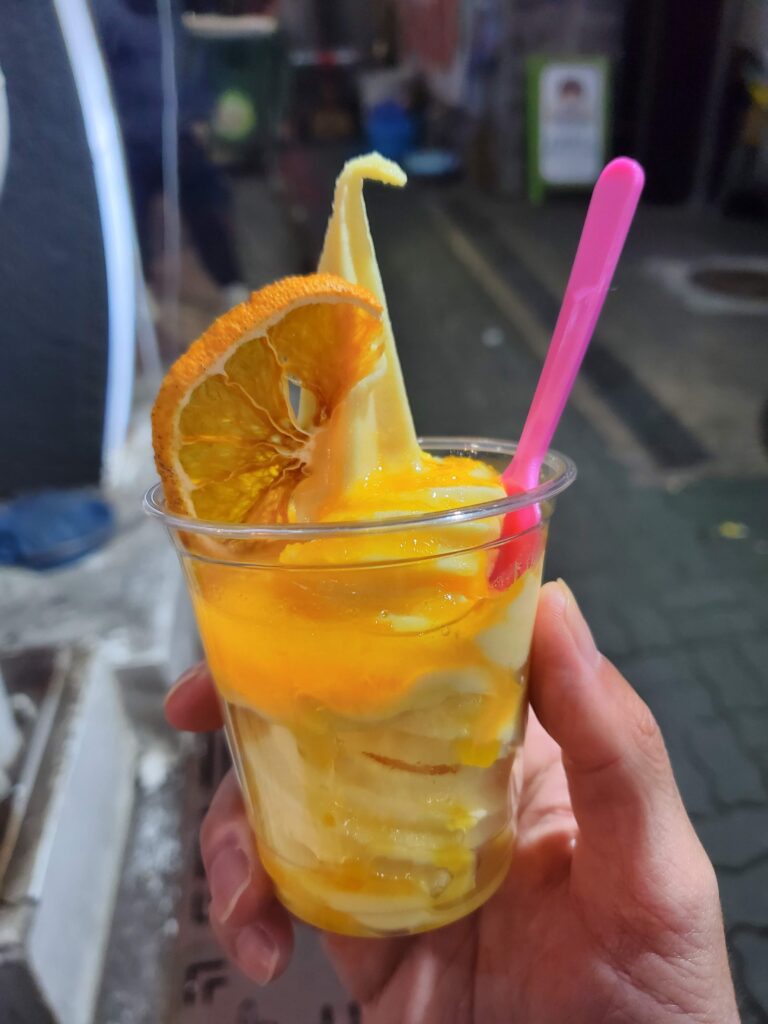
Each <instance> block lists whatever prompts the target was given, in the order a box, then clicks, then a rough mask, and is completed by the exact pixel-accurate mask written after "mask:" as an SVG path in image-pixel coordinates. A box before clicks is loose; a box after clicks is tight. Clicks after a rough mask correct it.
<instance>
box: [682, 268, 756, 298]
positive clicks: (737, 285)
mask: <svg viewBox="0 0 768 1024" xmlns="http://www.w3.org/2000/svg"><path fill="white" fill-rule="evenodd" d="M691 282H692V283H693V284H695V285H698V287H699V288H704V289H706V290H707V291H710V292H714V293H715V294H716V295H727V296H732V297H734V298H739V299H757V300H758V301H766V300H768V270H748V269H737V268H727V267H708V268H706V269H704V270H695V271H694V272H693V273H692V274H691Z"/></svg>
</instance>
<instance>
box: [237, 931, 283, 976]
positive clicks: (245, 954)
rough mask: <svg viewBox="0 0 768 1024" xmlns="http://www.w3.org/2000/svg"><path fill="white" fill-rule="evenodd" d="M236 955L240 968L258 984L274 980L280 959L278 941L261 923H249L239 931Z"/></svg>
mask: <svg viewBox="0 0 768 1024" xmlns="http://www.w3.org/2000/svg"><path fill="white" fill-rule="evenodd" d="M235 955H236V956H237V962H238V964H239V965H240V968H241V969H242V970H243V971H245V973H246V974H247V975H248V977H249V978H251V979H252V980H253V981H255V982H256V984H257V985H266V984H267V983H268V982H270V981H271V980H272V978H273V977H274V975H275V971H276V970H277V961H278V960H279V959H280V951H279V950H278V948H277V943H276V942H275V940H274V939H273V938H272V936H271V935H270V934H269V932H268V931H267V929H266V928H263V927H262V926H261V925H259V924H249V925H248V926H247V927H246V928H243V929H242V931H240V932H238V934H237V938H236V939H235Z"/></svg>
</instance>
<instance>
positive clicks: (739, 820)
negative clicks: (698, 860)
mask: <svg viewBox="0 0 768 1024" xmlns="http://www.w3.org/2000/svg"><path fill="white" fill-rule="evenodd" d="M696 831H697V832H698V834H699V838H700V839H701V841H702V843H703V844H704V848H705V849H706V851H707V853H708V854H709V856H710V858H711V859H712V863H713V864H714V865H715V867H716V868H727V869H739V868H745V867H747V866H748V865H750V864H752V863H754V862H756V861H758V860H759V859H760V858H763V857H765V856H766V846H768V804H761V805H760V806H758V807H737V808H734V809H732V810H728V811H723V812H722V813H719V814H717V815H713V816H712V817H710V818H705V819H700V820H697V821H696ZM767 963H768V962H767Z"/></svg>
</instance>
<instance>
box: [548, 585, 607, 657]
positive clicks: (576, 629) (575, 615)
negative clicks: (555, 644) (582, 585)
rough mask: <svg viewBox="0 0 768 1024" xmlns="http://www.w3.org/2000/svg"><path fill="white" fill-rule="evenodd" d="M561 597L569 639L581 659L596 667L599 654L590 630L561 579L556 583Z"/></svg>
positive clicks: (575, 601)
mask: <svg viewBox="0 0 768 1024" xmlns="http://www.w3.org/2000/svg"><path fill="white" fill-rule="evenodd" d="M557 583H558V586H559V588H560V591H561V593H562V595H563V598H564V601H563V620H564V622H565V624H566V626H567V627H568V630H569V632H570V634H571V638H572V640H573V642H574V644H575V645H576V647H577V648H578V650H579V653H580V654H581V656H582V658H584V660H585V661H587V662H589V664H590V665H596V664H597V662H598V661H599V660H600V652H599V651H598V649H597V645H596V644H595V640H594V637H593V636H592V630H591V629H590V628H589V626H588V625H587V620H586V619H585V618H584V616H583V615H582V614H581V609H580V608H579V602H578V601H577V600H576V598H575V597H574V595H573V591H572V590H571V588H570V587H569V586H568V584H567V583H566V582H565V580H563V579H558V581H557Z"/></svg>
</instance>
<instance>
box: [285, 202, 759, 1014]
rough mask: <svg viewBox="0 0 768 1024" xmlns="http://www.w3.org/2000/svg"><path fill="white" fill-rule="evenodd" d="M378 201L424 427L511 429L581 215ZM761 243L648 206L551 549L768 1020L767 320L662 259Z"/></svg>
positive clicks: (388, 276)
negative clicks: (678, 798) (649, 750)
mask: <svg viewBox="0 0 768 1024" xmlns="http://www.w3.org/2000/svg"><path fill="white" fill-rule="evenodd" d="M369 208H370V211H371V219H372V226H373V233H374V236H375V240H376V245H377V250H378V252H379V257H380V263H381V268H382V273H383V276H384V281H385V284H386V287H387V291H388V298H389V304H390V311H391V315H392V320H393V322H394V326H395V332H396V335H397V338H398V344H399V348H400V352H401V357H402V362H403V367H404V372H405V375H406V378H407V384H408V391H409V394H410V395H411V396H412V399H413V406H414V414H415V417H416V420H417V424H418V427H419V429H420V430H421V431H422V432H423V433H438V434H439V433H464V434H478V435H484V434H485V435H497V436H503V437H509V436H515V435H516V434H517V433H518V432H519V429H520V426H521V424H522V419H523V416H524V414H525V409H526V404H527V401H528V398H529V396H530V394H531V392H532V389H533V386H534V383H535V379H536V374H537V372H538V366H539V361H540V359H539V355H538V353H539V352H540V350H541V346H542V345H543V344H546V339H547V337H548V332H549V330H550V329H551V324H552V321H553V317H554V315H555V312H556V308H557V295H558V290H559V288H560V287H561V285H562V281H563V278H564V275H565V274H566V273H567V267H568V259H569V258H570V254H571V253H572V252H573V250H574V248H575V244H576V237H577V232H578V225H579V218H580V217H581V211H580V210H579V209H577V208H574V207H569V206H561V207H558V208H551V209H550V208H547V209H546V210H544V211H543V212H539V213H538V214H535V213H532V212H531V211H530V210H525V209H516V208H513V207H512V208H511V207H504V206H494V205H493V204H491V203H489V202H488V201H486V200H481V199H479V198H478V197H476V196H472V195H469V194H467V193H465V192H463V191H461V190H457V191H448V192H439V191H438V192H435V191H428V192H424V191H420V190H418V189H411V190H409V191H408V192H407V193H405V194H404V193H395V192H391V191H384V190H376V189H371V190H370V197H369ZM313 215H314V216H317V213H314V214H313V211H311V210H310V213H309V222H310V223H311V222H312V217H313ZM305 240H306V236H305ZM314 241H315V244H317V238H315V240H314ZM765 241H766V235H765V232H758V231H756V230H754V229H745V228H744V227H743V226H736V227H734V226H730V225H725V226H724V225H721V224H719V223H718V222H715V221H710V220H701V219H699V220H692V219H691V218H690V217H688V216H686V215H684V214H680V213H677V212H670V211H659V210H657V211H648V212H647V214H646V215H644V217H643V219H641V221H640V229H639V230H638V232H637V234H636V236H635V238H634V239H633V245H632V247H631V248H630V249H629V252H628V260H627V264H626V266H625V267H624V268H623V273H622V276H621V277H620V278H619V285H620V287H619V289H618V291H616V292H614V293H613V294H612V295H611V297H610V299H609V303H608V307H607V309H606V316H605V318H604V320H603V322H602V324H601V329H600V334H599V337H598V338H597V339H596V341H597V343H598V344H597V349H596V351H597V356H596V357H594V358H593V357H590V358H593V365H592V366H591V367H589V366H588V367H587V374H586V384H585V385H584V386H582V388H581V389H580V393H579V394H578V395H577V396H576V401H575V402H574V403H573V405H572V408H571V409H570V410H569V411H568V413H567V414H566V416H565V418H564V421H563V423H562V426H561V428H560V431H559V433H558V437H557V445H558V446H559V447H560V448H562V450H564V451H566V452H567V453H568V454H569V455H571V456H572V457H573V458H574V459H575V460H576V462H577V463H578V465H579V469H580V475H579V479H578V481H577V483H576V485H575V486H574V488H573V490H572V491H571V492H570V493H568V494H566V495H565V496H564V497H563V498H562V499H561V504H560V507H559V509H558V511H557V513H556V518H555V523H554V528H553V531H552V540H551V549H550V553H549V563H548V575H550V576H557V575H562V576H564V577H565V578H566V579H567V580H568V581H569V582H570V584H571V586H572V587H573V589H574V591H575V593H576V594H577V596H578V597H579V599H580V601H581V603H582V605H583V607H584V608H585V610H586V613H587V615H588V616H589V619H590V621H591V622H592V624H593V627H594V631H595V634H596V636H597V639H598V641H599V642H600V644H601V645H602V647H603V649H604V650H605V651H606V652H607V653H608V654H609V655H610V656H611V657H612V658H613V659H614V660H615V661H616V662H617V663H618V664H619V666H620V667H621V668H622V669H623V670H624V671H625V673H626V674H627V675H628V677H629V678H630V679H631V680H632V682H633V683H634V684H635V686H636V687H637V688H638V690H639V691H640V693H641V694H642V695H643V697H644V698H645V699H646V700H647V701H648V702H649V704H650V705H651V707H652V708H653V711H654V713H655V714H656V716H657V718H658V719H659V721H660V723H661V725H662V728H663V730H664V734H665V736H666V739H667V743H668V746H669V749H670V753H671V756H672V760H673V763H674V766H675V770H676V773H677V777H678V780H679V783H680V787H681V789H682V792H683V796H684V798H685V802H686V805H687V807H688V810H689V812H690V814H691V816H692V818H693V820H694V822H695V825H696V827H697V829H698V831H699V834H700V835H701V837H702V840H703V842H704V843H705V845H706V847H707V850H708V851H709V853H710V856H711V857H712V859H713V861H714V863H715V865H716V868H717V871H718V875H719V879H720V886H721V893H722V898H723V904H724V909H725V915H726V923H727V928H728V938H729V943H730V948H731V952H732V958H733V967H734V972H735V975H736V978H737V984H738V988H739V994H740V999H741V1003H742V1007H743V1014H744V1020H745V1021H746V1022H759V1021H768V743H766V736H767V735H768V678H766V665H768V628H767V627H768V515H767V514H766V512H767V511H768V475H767V474H766V469H767V468H768V462H766V454H765V451H764V449H763V448H762V446H761V443H760V438H759V432H758V418H759V410H760V409H761V407H762V403H764V401H765V399H766V398H767V397H768V394H766V390H767V389H766V381H767V380H768V362H767V360H768V349H766V347H765V344H764V329H765V320H764V318H756V317H754V316H753V317H743V316H734V315H726V314H724V313H718V314H716V315H715V316H714V317H713V316H712V315H705V314H703V313H701V312H696V311H695V310H691V309H688V308H686V307H684V306H683V304H682V303H681V301H680V300H679V299H677V298H676V297H675V296H674V295H672V294H671V293H669V292H668V291H666V290H665V289H664V288H663V287H661V286H660V285H659V284H658V282H657V280H655V279H654V276H653V269H654V262H655V261H657V260H658V258H662V259H663V258H668V259H680V260H682V259H694V258H695V259H704V258H706V257H708V256H710V255H711V254H717V253H719V252H723V251H725V252H728V253H731V254H734V253H740V252H743V253H746V254H754V253H755V252H757V251H759V249H760V247H761V246H762V248H763V249H764V247H765ZM489 268H491V269H492V270H495V271H496V273H495V275H494V274H490V275H489V274H488V273H487V271H488V269H489ZM724 524H731V525H724ZM733 524H738V525H733Z"/></svg>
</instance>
